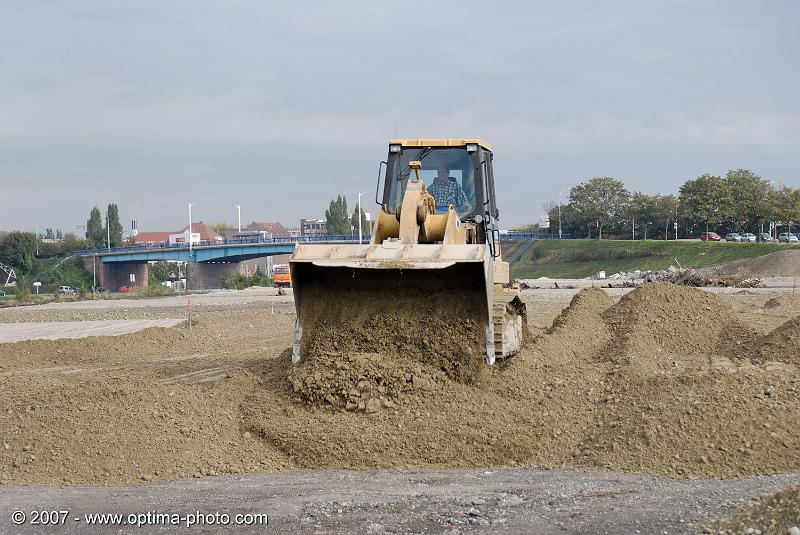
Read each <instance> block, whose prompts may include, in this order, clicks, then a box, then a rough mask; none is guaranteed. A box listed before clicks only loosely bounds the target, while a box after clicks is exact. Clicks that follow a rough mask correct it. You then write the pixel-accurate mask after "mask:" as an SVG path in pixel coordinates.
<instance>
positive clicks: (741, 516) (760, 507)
mask: <svg viewBox="0 0 800 535" xmlns="http://www.w3.org/2000/svg"><path fill="white" fill-rule="evenodd" d="M792 528H794V530H793V531H790V530H791V529H792ZM748 530H749V531H748ZM755 530H759V532H760V533H761V534H762V535H786V534H787V533H789V534H791V535H794V533H800V487H790V488H787V489H784V490H782V491H780V492H776V493H774V494H770V495H768V496H761V497H759V498H755V499H754V500H751V502H750V503H748V504H747V505H746V506H745V507H743V508H742V510H741V511H740V512H739V513H737V514H736V515H734V516H733V517H732V518H730V519H727V520H723V521H721V522H718V523H716V524H714V525H712V526H706V527H704V528H703V533H717V534H719V535H727V534H739V533H755Z"/></svg>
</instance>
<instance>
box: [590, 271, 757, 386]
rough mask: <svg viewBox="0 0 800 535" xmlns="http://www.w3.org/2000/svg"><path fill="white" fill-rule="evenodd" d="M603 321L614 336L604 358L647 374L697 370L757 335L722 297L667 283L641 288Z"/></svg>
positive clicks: (609, 312)
mask: <svg viewBox="0 0 800 535" xmlns="http://www.w3.org/2000/svg"><path fill="white" fill-rule="evenodd" d="M603 318H604V320H605V321H606V322H607V323H608V326H609V328H610V329H611V331H612V337H613V342H612V344H611V345H609V346H607V347H606V348H605V349H604V353H605V357H606V358H611V359H612V360H614V361H616V362H618V363H622V364H626V365H629V366H631V367H632V368H633V369H635V370H637V371H639V372H641V373H643V374H645V375H650V374H653V373H674V372H675V371H679V370H680V371H683V370H686V371H689V372H693V371H697V370H698V369H700V368H702V367H703V366H704V364H706V363H707V362H708V356H709V355H713V354H724V353H727V351H728V349H729V348H730V347H735V346H736V345H737V344H740V343H742V341H743V340H748V339H749V338H750V337H752V336H754V334H753V333H752V332H751V330H750V329H748V328H747V327H746V326H744V325H742V324H741V323H740V322H738V321H737V320H736V319H735V317H734V315H733V311H732V310H731V308H730V306H729V305H728V304H727V303H726V302H725V301H723V300H722V299H720V298H719V297H718V296H716V295H714V294H711V293H709V292H705V291H702V290H696V289H694V288H689V287H682V286H675V285H669V284H664V283H652V284H644V285H642V286H640V287H639V288H637V289H636V290H634V291H632V292H630V293H629V294H627V295H626V296H624V297H623V298H622V299H620V301H619V303H617V305H616V306H614V307H613V308H611V309H609V310H608V311H607V312H606V313H605V314H603Z"/></svg>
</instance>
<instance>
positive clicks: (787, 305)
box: [764, 293, 800, 316]
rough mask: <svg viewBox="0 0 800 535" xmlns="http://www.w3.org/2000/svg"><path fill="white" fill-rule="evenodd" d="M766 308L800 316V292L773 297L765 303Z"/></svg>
mask: <svg viewBox="0 0 800 535" xmlns="http://www.w3.org/2000/svg"><path fill="white" fill-rule="evenodd" d="M764 308H765V309H767V310H770V311H777V312H781V313H783V314H785V315H791V316H800V294H796V293H791V294H782V295H779V296H776V297H771V298H769V299H768V300H767V301H766V302H765V303H764Z"/></svg>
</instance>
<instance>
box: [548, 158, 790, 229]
mask: <svg viewBox="0 0 800 535" xmlns="http://www.w3.org/2000/svg"><path fill="white" fill-rule="evenodd" d="M545 209H546V210H547V214H548V216H549V219H550V231H551V232H554V233H557V232H559V211H560V222H561V231H562V232H563V233H569V234H572V235H573V236H575V237H586V238H600V239H602V238H603V237H606V238H611V237H616V238H633V239H648V238H651V239H670V238H674V237H675V236H676V231H677V236H678V237H679V238H696V237H697V236H698V235H699V234H700V233H701V232H705V231H714V232H719V233H720V234H723V233H727V232H753V233H758V232H770V229H771V226H772V225H773V224H774V225H775V228H776V229H777V228H779V227H784V228H785V229H786V230H787V231H788V232H791V230H792V226H796V225H797V224H798V223H800V189H794V188H791V187H788V186H776V185H775V183H774V182H772V181H769V180H766V179H764V178H762V177H760V176H758V175H756V174H755V173H753V172H752V171H749V170H747V169H736V170H731V171H728V173H727V174H726V175H725V176H724V177H720V176H715V175H711V174H704V175H701V176H699V177H697V178H695V179H692V180H687V181H686V182H684V183H683V185H682V186H681V187H680V190H679V192H678V195H677V196H676V195H672V194H668V195H650V194H647V193H643V192H641V191H633V192H632V191H630V190H628V189H627V188H626V187H625V184H624V183H623V182H622V181H620V180H617V179H615V178H613V177H595V178H592V179H590V180H587V181H586V182H583V183H581V184H578V185H576V186H573V187H572V188H570V190H569V199H568V202H567V203H566V204H563V203H562V204H561V205H559V204H558V203H554V202H551V203H547V204H546V205H545ZM676 223H677V226H676ZM776 231H777V230H776Z"/></svg>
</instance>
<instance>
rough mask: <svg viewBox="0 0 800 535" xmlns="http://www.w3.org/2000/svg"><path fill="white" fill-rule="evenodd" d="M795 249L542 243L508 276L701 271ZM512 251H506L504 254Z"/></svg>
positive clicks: (768, 245) (673, 243)
mask: <svg viewBox="0 0 800 535" xmlns="http://www.w3.org/2000/svg"><path fill="white" fill-rule="evenodd" d="M790 249H795V250H796V249H798V246H788V245H778V244H771V243H705V242H699V241H632V240H603V241H598V240H562V241H557V240H552V241H551V240H542V241H539V242H536V243H535V244H534V245H533V246H532V247H531V248H530V249H529V250H528V251H526V252H525V254H523V255H522V258H520V259H519V260H518V261H517V262H515V263H513V264H512V265H511V276H512V277H514V278H518V279H533V278H537V277H551V278H583V277H588V276H590V275H593V274H595V273H597V272H598V271H601V270H603V271H606V272H607V273H609V274H611V273H615V272H617V271H634V270H636V269H640V270H659V269H666V268H668V267H669V266H670V265H673V266H681V267H685V268H686V267H692V268H700V267H706V266H714V265H721V264H727V263H729V262H734V261H737V260H743V259H748V258H753V257H758V256H762V255H766V254H769V253H775V252H776V251H786V250H790ZM511 252H513V249H512V250H510V251H509V252H508V253H507V254H505V256H509V254H510V253H511Z"/></svg>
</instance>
